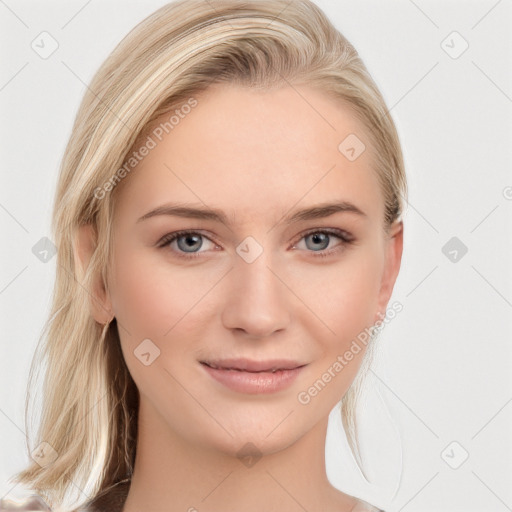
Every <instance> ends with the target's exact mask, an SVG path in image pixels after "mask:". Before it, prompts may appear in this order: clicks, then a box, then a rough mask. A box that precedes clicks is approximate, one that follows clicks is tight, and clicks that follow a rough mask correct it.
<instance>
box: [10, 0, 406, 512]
mask: <svg viewBox="0 0 512 512" xmlns="http://www.w3.org/2000/svg"><path fill="white" fill-rule="evenodd" d="M405 193H406V180H405V173H404V165H403V160H402V153H401V149H400V143H399V139H398V136H397V133H396V129H395V126H394V124H393V121H392V119H391V117H390V116H389V115H388V112H387V109H386V106H385V103H384V100H383V98H382V96H381V94H380V93H379V91H378V89H377V87H376V85H375V83H374V82H373V80H372V79H371V77H370V76H369V74H368V72H367V70H366V68H365V66H364V64H363V63H362V61H361V60H360V58H359V56H358V54H357V52H356V51H355V49H354V48H353V47H352V45H351V44H350V43H349V42H348V41H347V40H346V39H345V38H344V37H343V36H342V35H341V34H340V33H339V32H338V31H337V30H336V29H335V28H334V27H333V25H332V24H331V23H330V22H329V21H328V19H327V18H326V17H325V15H324V14H323V13H322V12H321V11H320V10H319V8H318V7H316V6H315V5H314V4H313V3H312V2H310V1H309V0H296V1H293V2H289V1H285V0H250V1H238V0H235V1H232V0H230V1H228V0H216V1H215V2H204V1H203V0H182V1H178V2H173V3H170V4H168V5H166V6H164V7H163V8H161V9H159V10H158V11H156V12H155V13H154V14H152V15H151V16H150V17H148V18H147V19H146V20H144V21H143V22H142V23H140V24H139V25H138V26H137V27H136V28H135V29H134V30H132V31H131V32H130V33H129V34H128V35H127V36H126V38H125V39H124V40H123V41H121V43H120V44H119V45H118V47H117V48H116V49H115V50H114V51H113V52H112V54H111V55H110V56H109V57H108V58H107V60H106V61H105V63H104V64H103V65H102V67H101V68H100V70H99V71H98V72H97V74H96V76H95V77H94V79H93V81H92V83H91V84H90V87H89V88H88V91H87V93H86V95H85V97H84V100H83V102H82V105H81V107H80V110H79V112H78V114H77V118H76V121H75V125H74V127H73V132H72V135H71V138H70V141H69V143H68V146H67V149H66V153H65V156H64V159H63V162H62V168H61V174H60V178H59V183H58V188H57V194H56V199H55V207H54V217H53V227H54V233H55V242H56V246H57V248H58V255H57V257H58V265H57V276H56V284H55V294H54V302H53V309H52V314H51V317H50V320H49V323H48V330H47V332H46V335H45V340H44V344H43V345H42V346H41V350H42V352H41V353H40V354H39V355H40V356H41V358H42V357H44V358H45V359H46V361H47V365H48V366H47V368H48V370H47V373H46V380H45V388H44V403H43V411H42V416H41V423H40V429H39V432H38V436H37V441H33V442H32V446H30V447H29V449H30V453H31V455H32V458H33V460H34V462H33V464H31V465H30V466H29V467H28V468H27V469H26V470H24V471H22V472H21V473H19V474H18V475H16V481H18V482H21V483H24V484H26V485H28V486H30V487H32V488H35V489H37V491H38V492H39V493H40V494H41V496H43V497H44V498H45V500H46V501H47V503H48V504H50V506H51V507H52V510H63V511H69V510H89V511H92V510H108V511H121V510H122V511H123V512H135V511H136V510H144V511H160V510H162V511H163V510H166V511H174V510H176V511H177V510H188V511H195V510H198V511H217V510H237V511H240V510H243V511H247V512H251V511H259V510H266V511H268V512H271V511H274V510H278V509H279V510H280V511H281V512H282V511H295V510H308V511H319V512H320V511H322V512H324V511H339V512H348V511H354V512H355V511H376V510H378V509H377V508H376V507H373V506H372V505H370V504H369V503H367V502H366V501H364V500H362V499H360V498H357V497H355V496H351V495H348V494H346V493H343V492H341V491H340V490H338V489H336V488H334V487H333V486H332V485H331V484H330V482H329V481H328V478H327V476H326V471H325V460H324V449H325V438H326V429H327V422H328V416H329V412H330V411H331V410H332V408H333V407H334V406H335V405H336V404H337V403H338V402H339V401H340V400H342V420H343V424H344V427H345V429H346V432H347V436H348V439H349V442H350V445H351V448H352V450H353V452H354V455H355V457H356V460H358V461H360V457H359V453H358V446H357V432H356V430H355V421H354V411H355V405H356V398H357V393H358V390H359V387H360V384H361V381H362V379H363V377H364V374H365V371H366V369H367V368H368V365H369V364H370V360H371V353H372V348H373V343H374V339H373V338H370V339H369V340H368V339H367V338H368V337H366V338H365V337H364V336H361V334H362V333H366V332H369V331H371V329H372V327H375V326H376V325H378V323H379V322H380V323H382V319H383V318H384V316H385V314H386V308H387V305H388V302H389V299H390V296H391V293H392V290H393V286H394V283H395V280H396V277H397V274H398V272H399V268H400V260H401V254H402V238H403V225H402V221H401V213H402V208H403V197H404V196H405ZM36 359H37V358H36ZM36 359H35V360H34V367H36V365H40V364H41V363H40V362H39V359H37V362H36ZM4 510H7V508H5V506H4ZM41 510H43V508H41Z"/></svg>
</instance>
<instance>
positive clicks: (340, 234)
mask: <svg viewBox="0 0 512 512" xmlns="http://www.w3.org/2000/svg"><path fill="white" fill-rule="evenodd" d="M318 233H321V234H326V235H331V236H335V237H337V238H339V239H340V240H341V242H342V243H341V244H339V245H337V246H336V247H334V248H333V249H329V250H325V249H323V250H322V251H307V252H312V253H313V254H314V257H315V258H326V257H328V256H330V255H331V254H334V253H336V252H339V251H340V250H342V249H343V246H344V245H350V244H353V243H354V241H355V240H354V238H353V237H352V235H350V234H349V233H348V232H346V231H343V230H341V229H333V228H331V229H315V230H311V231H308V232H307V233H304V234H303V235H302V236H301V238H299V240H298V241H297V243H298V242H300V241H301V240H302V239H303V238H305V237H307V236H309V235H314V234H318ZM186 235H200V236H202V237H204V238H207V239H208V240H210V242H213V243H215V242H214V241H213V240H211V239H210V238H209V237H207V236H206V235H203V234H202V233H201V232H199V231H193V230H182V231H175V232H174V233H169V234H167V235H165V236H164V237H163V238H161V239H160V241H159V242H158V243H157V246H158V247H159V248H165V247H167V246H169V245H170V244H171V243H172V242H174V240H176V239H178V238H181V237H182V236H186ZM293 245H294V246H295V245H296V244H293ZM176 254H177V255H178V257H179V258H183V259H186V260H192V259H195V258H199V257H200V254H201V253H189V254H186V253H183V252H181V253H179V252H177V253H176Z"/></svg>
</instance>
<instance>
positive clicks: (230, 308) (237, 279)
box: [222, 250, 293, 339]
mask: <svg viewBox="0 0 512 512" xmlns="http://www.w3.org/2000/svg"><path fill="white" fill-rule="evenodd" d="M270 256H271V254H270V253H269V251H266V250H263V252H262V253H261V254H260V255H259V256H258V257H257V258H256V259H255V260H254V261H252V263H248V262H247V261H245V260H244V259H243V258H242V257H240V256H238V255H237V256H236V258H235V260H234V268H233V269H232V270H231V272H229V274H228V279H229V286H228V288H227V292H226V293H227V297H226V300H225V302H224V309H223V311H222V322H223V324H224V327H225V328H226V329H231V330H236V331H239V332H241V333H243V334H244V336H245V337H246V338H253V339H257V338H265V337H268V336H270V335H271V334H272V333H273V332H275V331H279V330H283V329H285V328H286V327H287V325H288V324H289V322H290V318H291V312H290V307H291V304H292V298H293V293H292V292H291V291H290V289H289V288H288V286H290V285H289V284H288V283H286V276H285V275H283V274H284V272H282V271H280V270H279V269H274V268H273V266H275V265H272V259H271V257H270ZM287 285H288V286H287Z"/></svg>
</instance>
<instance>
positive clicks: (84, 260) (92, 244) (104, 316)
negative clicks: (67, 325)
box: [75, 224, 114, 324]
mask: <svg viewBox="0 0 512 512" xmlns="http://www.w3.org/2000/svg"><path fill="white" fill-rule="evenodd" d="M95 250H96V231H95V229H94V226H93V225H92V224H84V225H82V226H80V227H79V228H78V230H77V233H76V238H75V260H76V263H77V265H78V266H79V267H80V268H81V272H80V274H81V275H82V276H83V275H85V273H86V271H87V269H88V268H89V265H90V264H91V259H92V256H93V254H94V251H95ZM83 284H84V285H85V283H83ZM87 291H88V294H89V310H90V313H91V316H92V317H93V318H94V319H95V320H96V322H98V323H100V324H105V323H108V322H110V321H111V320H112V318H113V316H114V314H113V313H112V304H111V302H110V298H109V294H108V291H107V289H106V287H105V283H104V282H103V279H102V276H101V274H100V272H95V274H94V275H93V276H92V278H91V284H90V286H88V290H87Z"/></svg>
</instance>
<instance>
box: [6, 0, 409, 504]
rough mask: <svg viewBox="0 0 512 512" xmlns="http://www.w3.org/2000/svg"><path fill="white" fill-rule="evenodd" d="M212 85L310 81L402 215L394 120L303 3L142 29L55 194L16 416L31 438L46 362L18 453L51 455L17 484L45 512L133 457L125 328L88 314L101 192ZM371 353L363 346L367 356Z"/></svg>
mask: <svg viewBox="0 0 512 512" xmlns="http://www.w3.org/2000/svg"><path fill="white" fill-rule="evenodd" d="M222 82H231V83H236V84H240V85H244V86H248V87H258V88H272V87H277V86H280V85H286V84H308V85H311V86H313V87H316V88H317V89H320V90H322V91H325V92H326V93H328V94H330V95H331V96H332V97H333V98H336V99H337V100H339V101H344V102H345V103H347V104H349V105H350V106H351V107H353V109H354V111H355V112H356V113H357V115H358V116H359V118H360V119H361V120H362V121H363V122H364V125H365V127H366V129H367V133H368V135H369V140H370V141H371V143H372V146H373V148H374V152H375V155H378V158H376V159H375V160H376V161H375V164H374V166H375V171H376V173H377V175H378V177H379V179H380V183H381V185H382V191H383V195H384V199H385V212H384V218H385V224H386V225H387V226H389V225H391V223H392V222H393V221H395V220H397V219H398V218H399V216H400V215H401V212H402V206H403V201H402V200H403V196H404V194H405V193H406V180H405V173H404V164H403V159H402V153H401V148H400V143H399V138H398V135H397V132H396V128H395V125H394V123H393V120H392V119H391V117H390V115H389V112H388V111H387V109H386V105H385V102H384V99H383V97H382V96H381V94H380V92H379V90H378V88H377V86H376V84H375V83H374V81H373V80H372V78H371V77H370V75H369V73H368V71H367V70H366V67H365V65H364V64H363V62H362V60H361V59H360V57H359V55H358V53H357V52H356V50H355V49H354V48H353V46H352V45H351V44H350V43H349V42H348V41H347V40H346V39H345V37H344V36H343V35H342V34H340V33H339V32H338V31H337V30H336V29H335V27H334V26H333V25H332V24H331V23H330V22H329V20H328V19H327V18H326V16H325V14H324V13H323V12H322V11H321V10H320V9H319V8H318V7H317V6H316V5H315V4H313V3H312V2H311V1H309V0H294V1H292V2H290V1H289V0H248V1H240V0H211V1H209V2H205V1H204V0H181V1H176V2H173V3H170V4H167V5H165V6H164V7H162V8H160V9H158V10H157V11H156V12H154V13H153V14H152V15H150V16H149V17H148V18H146V19H145V20H143V21H142V22H141V23H139V24H138V25H137V26H136V27H135V28H134V29H133V30H132V31H131V32H130V33H128V35H127V36H126V37H125V38H124V39H123V40H122V41H121V42H120V43H119V44H118V46H117V47H116V48H115V49H114V51H113V52H112V53H111V54H110V55H109V57H108V58H107V59H106V60H105V62H104V63H103V64H102V66H101V67H100V69H99V70H98V71H97V73H96V74H95V76H94V77H93V80H92V82H91V83H90V86H89V87H88V90H87V91H86V93H85V96H84V98H83V101H82V103H81V105H80V108H79V111H78V113H77V116H76V119H75V123H74V126H73V130H72V133H71V137H70V140H69V142H68V145H67V147H66V150H65V154H64V157H63V160H62V165H61V169H60V176H59V181H58V186H57V191H56V197H55V204H54V212H53V219H52V229H53V232H54V240H55V244H56V246H57V266H56V281H55V288H54V294H53V302H52V309H51V314H50V317H49V319H48V322H47V324H46V325H45V328H44V330H43V333H42V336H41V339H40V342H39V345H38V348H37V350H36V354H35V356H34V360H33V361H32V366H31V370H30V378H29V384H28V392H27V401H26V410H25V413H26V419H25V421H26V426H27V432H28V430H29V428H28V416H29V415H28V410H29V407H30V405H29V403H30V396H31V394H30V389H31V386H32V383H33V379H34V377H35V373H36V369H39V370H40V369H41V368H43V367H44V365H45V364H46V369H45V375H44V377H45V378H44V384H43V388H42V395H43V401H42V407H41V418H40V421H39V425H38V427H39V428H38V432H37V436H36V438H35V439H36V441H35V442H34V443H33V445H32V446H28V439H27V447H28V450H29V452H33V450H34V449H35V448H36V447H38V446H39V447H43V448H44V449H45V450H46V452H45V451H44V450H43V453H47V454H48V455H47V457H51V455H52V454H54V452H53V451H52V450H55V452H56V454H57V458H56V459H55V460H53V462H51V463H50V464H47V465H41V464H39V463H38V462H36V461H35V460H34V461H33V462H31V464H30V465H29V467H27V468H26V469H25V470H23V471H21V472H20V473H18V474H17V475H16V476H15V477H14V479H15V481H18V482H21V483H23V484H27V485H28V486H30V487H31V488H34V489H36V490H37V491H38V492H39V493H40V494H41V496H43V497H44V498H45V499H46V500H47V502H48V503H49V505H50V506H52V507H55V506H56V505H58V506H61V504H63V503H71V502H72V503H73V504H74V505H78V506H81V505H82V504H84V503H85V502H86V501H88V500H89V499H91V498H92V497H95V496H97V495H98V494H99V493H100V492H102V491H105V490H106V489H108V488H110V487H111V486H113V485H114V484H115V483H117V482H119V481H121V480H123V479H126V478H129V477H130V476H131V474H132V471H133V465H134V461H135V452H136V440H137V418H138V403H139V402H138V400H139V395H138V390H137V388H136V386H135V383H134V381H133V380H132V378H131V376H130V373H129V371H128V368H127V366H126V364H125V362H124V358H123V355H122V352H121V349H120V343H119V334H118V329H122V328H123V327H122V326H121V325H118V323H117V321H116V320H115V319H114V321H113V322H112V323H110V324H109V325H107V326H105V327H103V326H101V325H100V324H98V323H97V322H96V321H95V320H94V319H93V317H92V316H91V314H90V307H89V306H90V301H91V296H90V292H89V290H91V289H92V288H91V286H92V282H93V278H94V276H97V275H100V276H101V278H102V279H103V282H104V283H107V282H108V275H109V262H110V261H111V258H110V256H111V254H112V238H111V227H112V218H113V213H114V206H115V201H114V200H115V197H116V193H117V191H118V189H119V187H115V188H114V189H113V190H112V192H111V193H109V194H106V193H103V192H102V194H98V190H99V189H102V190H105V188H104V185H105V183H108V182H109V181H110V182H111V183H112V177H113V176H115V175H116V171H118V170H119V169H120V168H121V167H122V166H123V164H124V163H125V161H126V158H127V157H128V156H129V152H130V150H131V148H132V147H133V146H134V144H135V142H136V141H137V140H138V139H139V138H140V137H141V136H143V134H145V133H147V130H148V128H149V127H150V126H151V124H152V123H153V122H154V121H155V120H157V119H158V118H159V117H160V116H162V114H164V113H168V112H170V111H171V110H172V109H173V108H176V107H177V106H179V105H181V104H183V103H185V102H187V101H190V98H192V97H193V96H194V95H198V94H199V93H200V92H202V91H204V90H206V89H207V88H208V87H209V86H210V85H211V84H213V83H222ZM340 142H341V141H340ZM126 179H129V178H126ZM84 224H90V225H92V226H93V227H94V232H95V234H96V248H95V251H94V254H93V256H92V259H91V261H90V263H89V266H88V267H87V268H86V269H83V268H82V266H81V264H80V262H79V260H78V258H77V252H76V235H77V230H78V228H79V226H82V225H84ZM372 351H373V349H372V346H371V345H369V346H368V351H367V353H368V358H370V357H371V353H372ZM368 358H367V360H368ZM363 374H364V372H359V374H358V376H357V378H356V379H355V380H354V382H353V383H352V386H351V387H350V388H349V390H348V391H347V393H346V394H345V396H344V397H343V399H342V419H343V425H344V427H345V431H346V433H347V437H348V441H349V444H350V447H351V449H352V451H353V453H354V454H355V455H356V460H358V461H359V460H360V458H359V451H358V442H357V431H356V428H355V415H354V411H355V405H356V401H357V400H356V398H357V395H358V392H359V390H360V385H361V382H362V376H363ZM41 443H47V444H44V445H41ZM49 447H51V450H49ZM48 460H49V459H48ZM84 495H85V497H84ZM66 506H70V505H66ZM62 510H66V509H65V508H63V509H62Z"/></svg>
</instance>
